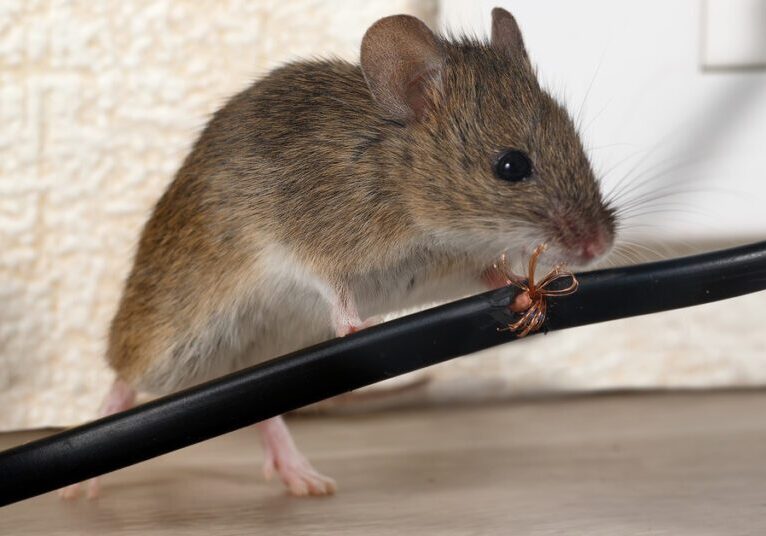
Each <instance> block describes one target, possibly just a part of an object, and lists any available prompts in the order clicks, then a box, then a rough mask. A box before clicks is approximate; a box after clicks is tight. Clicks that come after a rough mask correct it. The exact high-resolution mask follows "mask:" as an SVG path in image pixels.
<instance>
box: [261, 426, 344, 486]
mask: <svg viewBox="0 0 766 536" xmlns="http://www.w3.org/2000/svg"><path fill="white" fill-rule="evenodd" d="M256 426H257V428H258V431H259V432H260V433H261V440H262V441H263V449H264V452H265V456H266V459H265V461H264V464H263V475H264V477H265V478H266V480H271V479H272V478H273V476H274V474H277V475H279V477H280V478H281V480H282V482H284V484H285V486H287V489H288V490H289V491H290V493H291V494H292V495H296V496H306V495H332V494H333V493H335V490H336V489H337V486H336V484H335V481H334V480H333V479H332V478H330V477H327V476H324V475H323V474H321V473H319V472H318V471H317V470H316V469H314V467H313V466H312V465H311V462H309V461H308V460H307V459H306V457H305V456H304V455H303V454H302V453H301V452H300V451H299V450H298V447H297V446H296V445H295V442H294V441H293V438H292V436H291V435H290V430H288V428H287V425H286V424H285V421H284V420H283V419H282V417H274V418H273V419H268V420H266V421H264V422H262V423H258V424H257V425H256Z"/></svg>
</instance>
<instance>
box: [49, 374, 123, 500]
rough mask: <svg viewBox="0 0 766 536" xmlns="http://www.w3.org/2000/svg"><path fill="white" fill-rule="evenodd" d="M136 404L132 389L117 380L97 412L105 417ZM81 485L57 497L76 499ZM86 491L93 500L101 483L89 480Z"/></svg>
mask: <svg viewBox="0 0 766 536" xmlns="http://www.w3.org/2000/svg"><path fill="white" fill-rule="evenodd" d="M135 402H136V392H135V391H134V390H133V388H132V387H131V386H130V385H128V384H127V383H125V382H124V381H123V380H120V379H117V380H115V381H114V384H113V385H112V389H111V391H109V394H108V395H106V399H104V403H103V404H102V406H101V409H100V410H99V413H98V415H99V417H106V416H108V415H113V414H115V413H119V412H120V411H125V410H126V409H130V408H132V407H133V405H134V404H135ZM81 484H82V482H81V483H78V484H72V485H71V486H67V487H65V488H61V489H60V490H59V491H58V495H59V497H61V498H62V499H67V500H69V499H76V498H77V497H78V496H79V495H80V489H81V487H82V486H81ZM87 488H88V491H87V493H86V497H88V499H95V498H97V497H98V496H99V493H100V492H101V481H100V480H99V479H98V478H91V479H90V480H88V482H87Z"/></svg>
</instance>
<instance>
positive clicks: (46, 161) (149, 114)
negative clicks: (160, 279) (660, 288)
mask: <svg viewBox="0 0 766 536" xmlns="http://www.w3.org/2000/svg"><path fill="white" fill-rule="evenodd" d="M401 11H409V12H411V13H416V14H419V15H421V16H422V17H424V18H426V19H433V18H434V15H435V13H434V12H435V3H434V2H431V1H418V0H398V1H382V0H375V1H368V2H352V1H340V2H339V1H326V2H320V1H308V0H282V1H272V0H241V1H221V0H207V1H201V0H130V1H119V0H70V1H53V0H15V1H14V0H3V1H2V2H0V429H9V428H14V427H38V426H46V425H62V424H72V423H76V422H80V421H82V420H85V419H88V418H91V417H92V416H93V415H94V412H95V409H96V407H97V405H98V403H99V400H100V398H101V396H102V395H103V392H104V391H105V390H106V388H107V386H108V383H109V382H110V374H109V372H108V370H107V369H106V367H105V365H104V363H103V362H102V359H101V354H102V351H103V346H104V335H105V330H106V326H107V324H108V321H109V319H110V316H111V314H112V311H113V308H114V306H115V303H116V300H117V298H118V293H119V290H120V283H121V281H122V279H123V277H124V276H125V273H126V271H127V269H128V264H129V260H130V256H131V252H132V248H133V245H134V243H135V240H136V237H137V234H138V231H139V229H140V226H141V224H142V222H143V220H144V219H145V217H146V216H147V213H148V210H149V209H150V207H151V205H152V203H153V202H154V201H155V199H156V198H157V197H158V195H159V194H160V192H161V190H162V189H163V187H164V186H165V185H166V184H167V182H168V181H169V180H170V178H171V176H172V175H173V172H174V171H175V169H176V167H177V165H178V163H179V161H180V159H181V158H182V157H183V155H184V153H185V151H186V150H187V148H188V147H189V144H190V143H191V141H192V140H193V138H194V135H195V133H196V132H197V131H198V130H199V129H200V127H201V126H202V125H203V124H204V121H205V117H206V116H207V115H209V114H210V113H211V112H212V111H214V110H215V109H216V108H217V107H218V106H219V105H220V104H221V103H222V102H223V100H224V99H225V98H226V96H228V95H230V94H231V93H233V92H234V91H236V90H238V89H239V88H241V87H243V86H244V85H245V84H247V83H248V81H249V80H251V79H252V78H253V77H254V76H256V75H257V74H258V73H263V72H264V71H265V70H266V69H268V68H269V67H271V66H273V65H275V64H277V63H279V62H281V61H284V60H285V59H287V58H290V57H294V56H306V55H314V54H319V53H322V54H331V53H336V54H340V55H343V56H347V57H350V58H353V57H355V56H356V55H357V47H358V43H359V40H360V39H361V36H362V34H363V32H364V29H365V28H366V27H367V26H368V25H369V24H370V23H371V22H372V21H374V20H375V19H376V18H378V17H380V16H383V15H386V14H391V13H395V12H401ZM764 298H766V296H764V295H763V294H761V295H758V296H751V297H748V298H744V299H742V300H740V301H739V302H729V303H727V304H725V305H714V306H708V307H705V308H699V309H693V310H689V311H684V312H676V313H671V314H669V315H665V316H653V317H648V318H644V319H640V320H635V321H626V322H621V323H613V324H608V325H604V326H594V327H589V328H583V329H580V330H574V331H572V332H570V333H561V334H552V335H550V336H547V337H537V338H535V340H529V341H527V342H524V343H520V344H518V345H512V346H511V347H509V348H506V349H502V350H493V351H491V352H489V353H488V355H484V356H482V357H471V358H469V359H464V360H458V361H455V362H453V363H452V364H450V365H447V366H444V367H438V368H434V369H429V370H428V371H425V372H422V373H420V374H419V375H418V377H420V378H424V377H425V378H428V379H430V380H432V381H430V382H426V383H421V384H418V385H419V387H418V388H417V389H414V390H411V391H409V393H410V395H412V397H414V399H417V400H444V399H455V398H463V399H465V398H469V399H473V398H486V397H501V396H507V395H509V394H515V393H528V392H540V391H551V390H554V391H558V390H587V389H600V388H619V387H653V386H709V385H750V384H759V383H763V382H766V337H764V333H763V332H761V331H759V329H760V328H759V326H760V324H759V321H758V318H760V317H761V316H762V314H761V312H762V311H763V308H764V305H766V303H765V302H766V299H764ZM712 328H715V329H712ZM404 399H406V397H398V400H404Z"/></svg>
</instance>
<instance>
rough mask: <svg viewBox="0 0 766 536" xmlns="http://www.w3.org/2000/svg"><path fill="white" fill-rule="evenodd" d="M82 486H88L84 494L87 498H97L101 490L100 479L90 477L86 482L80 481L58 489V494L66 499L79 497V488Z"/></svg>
mask: <svg viewBox="0 0 766 536" xmlns="http://www.w3.org/2000/svg"><path fill="white" fill-rule="evenodd" d="M82 487H87V488H88V491H87V492H86V494H85V496H86V497H87V498H88V499H97V498H98V496H99V493H100V492H101V480H100V479H99V478H91V479H90V480H88V482H87V483H85V482H80V483H77V484H72V485H71V486H67V487H65V488H61V489H60V490H58V496H59V497H61V498H62V499H64V500H67V501H69V500H72V499H76V498H77V497H79V495H80V489H81V488H82Z"/></svg>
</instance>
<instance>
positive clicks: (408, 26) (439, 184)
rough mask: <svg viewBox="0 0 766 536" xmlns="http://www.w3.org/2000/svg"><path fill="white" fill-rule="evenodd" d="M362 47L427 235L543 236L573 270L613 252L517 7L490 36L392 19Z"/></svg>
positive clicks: (574, 140) (486, 246)
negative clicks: (395, 131)
mask: <svg viewBox="0 0 766 536" xmlns="http://www.w3.org/2000/svg"><path fill="white" fill-rule="evenodd" d="M361 52H362V54H361V64H362V70H363V72H364V76H365V79H366V80H367V84H368V86H369V88H370V91H371V93H372V95H373V98H374V100H375V101H376V103H377V104H378V107H379V108H380V110H381V113H382V114H383V115H384V116H385V117H386V118H388V119H390V120H393V121H395V122H397V123H399V124H401V125H402V128H401V129H400V130H401V134H402V140H401V144H402V146H401V151H402V152H403V154H405V155H406V158H403V159H402V161H403V162H406V169H402V170H401V176H400V177H399V178H400V180H401V182H402V183H403V184H404V189H405V197H404V203H405V204H406V205H407V207H408V210H409V212H410V213H411V215H412V218H413V220H414V221H415V222H416V224H418V225H419V226H421V228H422V230H423V231H424V232H426V233H428V234H429V235H430V236H433V237H435V238H436V239H437V240H443V242H444V243H445V244H455V243H456V242H460V243H461V245H463V244H464V245H467V246H468V247H474V248H476V249H483V250H485V251H486V250H493V251H494V250H496V251H497V252H500V251H504V250H509V249H510V250H511V251H513V250H516V251H518V250H519V249H523V248H529V247H532V248H533V247H534V246H535V245H537V244H538V243H541V242H546V243H547V244H548V246H549V248H548V250H549V252H550V253H549V254H548V255H546V256H548V257H549V258H551V257H553V258H555V259H556V260H557V261H565V262H567V263H570V264H577V265H582V264H587V263H588V262H590V261H592V260H594V259H596V258H598V257H600V256H602V255H604V254H605V253H606V252H607V251H608V250H609V249H610V247H611V245H612V243H613V241H614V234H615V214H614V211H613V210H612V209H611V208H609V207H608V206H607V204H606V203H605V202H604V200H603V197H602V194H601V192H600V189H599V185H598V182H597V180H596V178H595V176H594V173H593V170H592V169H591V165H590V162H589V160H588V158H587V156H586V154H585V151H584V149H583V146H582V143H581V141H580V137H579V136H578V133H577V130H576V128H575V125H574V123H573V122H572V120H571V118H570V117H569V115H568V114H567V112H566V110H565V109H564V108H563V107H562V106H561V105H560V104H559V103H558V102H556V100H555V99H554V98H553V97H551V95H549V94H548V93H546V92H545V91H544V90H543V89H541V87H540V85H539V83H538V81H537V77H536V75H535V71H534V69H533V67H532V65H531V63H530V61H529V58H528V56H527V53H526V50H525V48H524V43H523V41H522V37H521V32H520V31H519V28H518V26H517V24H516V21H515V20H514V18H513V16H511V14H510V13H508V12H507V11H505V10H503V9H500V8H496V9H494V10H493V11H492V37H491V40H490V42H489V43H483V42H478V41H476V40H472V39H469V38H463V39H459V40H449V39H443V38H440V37H437V36H435V35H434V34H433V33H432V32H431V31H430V30H429V29H428V27H427V26H426V25H425V24H423V23H422V22H421V21H420V20H418V19H416V18H414V17H409V16H405V15H398V16H393V17H387V18H384V19H381V20H379V21H378V22H376V23H375V24H374V25H373V26H372V27H370V29H369V30H368V31H367V33H366V34H365V37H364V40H363V41H362V51H361Z"/></svg>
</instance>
